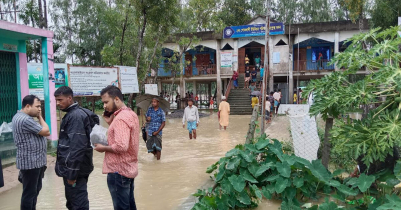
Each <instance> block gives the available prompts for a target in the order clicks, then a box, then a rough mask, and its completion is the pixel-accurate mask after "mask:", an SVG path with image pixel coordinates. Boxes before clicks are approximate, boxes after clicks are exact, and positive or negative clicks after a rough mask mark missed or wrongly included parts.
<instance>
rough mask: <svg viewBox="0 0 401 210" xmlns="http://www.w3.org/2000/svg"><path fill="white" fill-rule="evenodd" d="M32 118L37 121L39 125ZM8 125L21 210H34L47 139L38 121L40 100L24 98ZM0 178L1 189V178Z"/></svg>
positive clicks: (44, 160) (44, 129)
mask: <svg viewBox="0 0 401 210" xmlns="http://www.w3.org/2000/svg"><path fill="white" fill-rule="evenodd" d="M34 117H36V118H38V120H39V123H37V122H36V121H35V120H34V119H33V118H34ZM12 124H13V135H14V142H15V145H16V146H17V168H18V169H19V170H20V178H22V179H20V181H21V182H22V189H23V190H22V197H21V209H23V210H25V209H28V210H30V209H36V201H37V199H38V195H39V192H40V190H41V189H42V178H43V176H44V172H45V170H46V163H47V157H46V156H47V155H46V152H47V140H46V138H45V136H49V135H50V131H49V126H48V125H47V124H46V122H45V120H44V119H43V117H42V113H41V103H40V99H39V98H38V97H37V96H34V95H28V96H25V98H24V99H23V100H22V110H21V111H18V112H17V114H15V115H14V117H13V120H12ZM0 165H1V162H0ZM0 170H1V167H0ZM0 173H1V171H0ZM0 175H1V174H0ZM0 178H1V180H0V187H2V181H3V177H2V176H1V177H0Z"/></svg>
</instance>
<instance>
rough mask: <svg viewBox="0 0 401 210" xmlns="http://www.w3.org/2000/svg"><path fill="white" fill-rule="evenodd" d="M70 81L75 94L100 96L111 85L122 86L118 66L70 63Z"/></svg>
mask: <svg viewBox="0 0 401 210" xmlns="http://www.w3.org/2000/svg"><path fill="white" fill-rule="evenodd" d="M68 83H69V84H68V86H69V87H70V88H71V89H72V90H73V91H74V96H100V91H101V90H102V89H103V88H105V87H107V86H109V85H114V86H117V87H119V88H121V87H120V80H119V68H118V67H93V66H72V65H68Z"/></svg>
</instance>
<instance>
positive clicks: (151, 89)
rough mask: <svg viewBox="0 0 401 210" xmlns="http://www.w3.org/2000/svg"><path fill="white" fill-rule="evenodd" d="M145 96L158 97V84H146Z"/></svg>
mask: <svg viewBox="0 0 401 210" xmlns="http://www.w3.org/2000/svg"><path fill="white" fill-rule="evenodd" d="M145 94H149V95H155V96H158V95H159V93H158V92H157V84H145Z"/></svg>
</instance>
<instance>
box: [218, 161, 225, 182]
mask: <svg viewBox="0 0 401 210" xmlns="http://www.w3.org/2000/svg"><path fill="white" fill-rule="evenodd" d="M225 172H226V169H225V164H222V165H220V166H219V172H218V173H217V175H216V182H219V181H220V180H221V179H223V177H224V174H225Z"/></svg>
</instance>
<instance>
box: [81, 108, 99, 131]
mask: <svg viewBox="0 0 401 210" xmlns="http://www.w3.org/2000/svg"><path fill="white" fill-rule="evenodd" d="M79 108H80V109H81V110H82V111H84V112H85V114H86V115H88V117H89V122H90V125H91V128H93V127H95V125H99V124H100V119H99V116H97V114H95V113H93V112H92V111H90V110H89V109H85V108H82V107H79Z"/></svg>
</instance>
